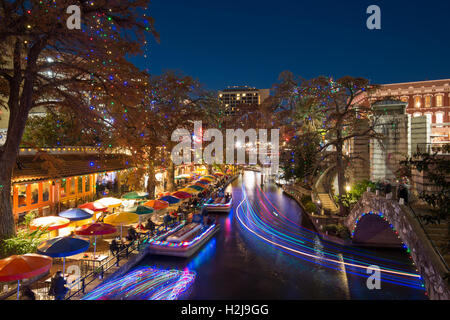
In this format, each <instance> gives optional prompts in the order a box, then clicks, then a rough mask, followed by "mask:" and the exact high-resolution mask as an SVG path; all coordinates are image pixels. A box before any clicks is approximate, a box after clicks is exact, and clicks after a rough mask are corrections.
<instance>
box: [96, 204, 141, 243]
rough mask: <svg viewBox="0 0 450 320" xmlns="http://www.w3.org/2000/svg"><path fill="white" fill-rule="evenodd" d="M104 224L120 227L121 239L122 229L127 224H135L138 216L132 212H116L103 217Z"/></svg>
mask: <svg viewBox="0 0 450 320" xmlns="http://www.w3.org/2000/svg"><path fill="white" fill-rule="evenodd" d="M104 221H105V223H109V224H112V225H113V226H120V237H121V238H122V227H123V226H124V225H127V224H132V223H136V222H138V221H139V215H137V214H135V213H132V212H125V211H122V212H118V213H113V214H110V215H109V216H107V217H105V220H104Z"/></svg>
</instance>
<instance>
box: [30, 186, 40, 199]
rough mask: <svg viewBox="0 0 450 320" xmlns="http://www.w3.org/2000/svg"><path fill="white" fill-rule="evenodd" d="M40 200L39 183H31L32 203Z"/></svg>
mask: <svg viewBox="0 0 450 320" xmlns="http://www.w3.org/2000/svg"><path fill="white" fill-rule="evenodd" d="M38 202H39V184H37V183H33V184H32V185H31V204H36V203H38Z"/></svg>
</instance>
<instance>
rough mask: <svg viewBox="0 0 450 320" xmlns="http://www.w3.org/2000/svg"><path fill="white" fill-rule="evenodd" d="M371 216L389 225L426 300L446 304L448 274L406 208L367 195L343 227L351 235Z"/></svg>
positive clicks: (393, 202) (448, 291)
mask: <svg viewBox="0 0 450 320" xmlns="http://www.w3.org/2000/svg"><path fill="white" fill-rule="evenodd" d="M374 216H378V217H379V221H380V222H381V223H387V224H388V225H390V227H391V228H393V230H394V232H395V233H396V235H398V238H399V239H400V240H401V241H402V242H403V243H404V244H405V245H406V247H407V248H408V250H409V252H410V254H411V257H412V259H413V261H414V263H415V264H416V267H417V269H418V272H419V274H420V275H421V276H422V277H423V279H424V282H425V287H426V289H427V291H428V296H429V298H430V299H433V300H449V299H450V290H449V287H448V285H447V283H446V280H445V279H444V277H445V274H446V273H447V272H448V271H447V268H446V267H445V265H444V264H443V263H442V261H441V260H440V258H439V256H438V254H437V253H436V252H435V251H434V248H433V246H432V245H431V243H430V242H429V240H428V239H427V237H426V235H425V233H424V231H423V230H422V228H421V226H420V224H419V223H418V222H417V221H416V219H415V218H414V217H413V215H412V214H411V213H410V211H409V209H408V208H407V207H405V206H403V205H400V204H399V203H398V202H396V201H395V200H389V199H386V198H384V197H381V196H376V195H375V194H373V193H370V192H366V193H365V194H364V195H363V197H362V198H361V200H360V201H359V202H358V203H357V204H356V205H355V206H354V207H353V209H352V211H351V212H350V214H349V215H348V216H347V217H346V218H345V220H344V225H345V226H346V227H347V228H348V229H349V230H350V231H352V235H354V234H355V232H356V231H357V228H358V225H359V224H361V223H362V222H363V221H364V220H365V219H367V217H371V219H373V218H374Z"/></svg>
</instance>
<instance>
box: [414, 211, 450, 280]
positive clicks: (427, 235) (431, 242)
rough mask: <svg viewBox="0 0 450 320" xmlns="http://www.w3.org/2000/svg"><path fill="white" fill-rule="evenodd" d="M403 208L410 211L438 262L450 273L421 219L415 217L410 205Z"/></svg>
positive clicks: (415, 214)
mask: <svg viewBox="0 0 450 320" xmlns="http://www.w3.org/2000/svg"><path fill="white" fill-rule="evenodd" d="M405 207H407V208H408V209H409V210H410V211H411V214H412V216H413V217H414V219H415V220H416V221H417V222H418V224H419V226H420V228H421V229H422V231H423V233H424V234H425V236H426V237H427V239H428V241H429V242H430V244H431V247H432V248H433V250H434V252H435V253H436V255H437V256H438V257H439V260H441V262H442V264H443V265H444V267H445V269H446V271H447V273H450V268H449V267H448V264H447V262H446V261H445V259H444V257H443V256H442V254H441V252H440V250H439V248H438V247H437V245H436V244H435V243H434V241H433V239H431V237H430V235H429V234H428V232H427V230H426V229H425V227H424V225H423V223H422V219H421V217H420V216H419V215H417V213H416V212H415V211H414V209H413V208H412V207H411V205H410V204H408V205H405Z"/></svg>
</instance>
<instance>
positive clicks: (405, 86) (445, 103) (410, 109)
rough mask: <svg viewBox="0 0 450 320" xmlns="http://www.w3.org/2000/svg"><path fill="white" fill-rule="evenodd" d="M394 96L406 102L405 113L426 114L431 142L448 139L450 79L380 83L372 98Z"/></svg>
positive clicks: (449, 139)
mask: <svg viewBox="0 0 450 320" xmlns="http://www.w3.org/2000/svg"><path fill="white" fill-rule="evenodd" d="M388 97H389V98H391V99H392V98H394V99H398V100H401V101H403V102H406V103H408V105H407V108H406V113H408V114H411V115H412V117H419V116H426V117H427V118H428V119H429V121H430V122H431V126H432V131H431V138H432V141H433V142H443V141H450V79H443V80H431V81H418V82H405V83H392V84H383V85H380V88H379V89H378V90H377V91H376V92H375V94H373V98H374V99H377V100H379V99H383V98H388Z"/></svg>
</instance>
